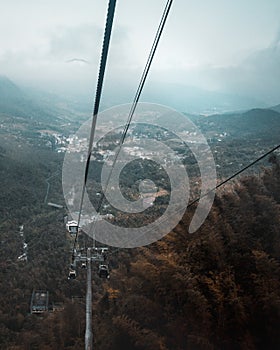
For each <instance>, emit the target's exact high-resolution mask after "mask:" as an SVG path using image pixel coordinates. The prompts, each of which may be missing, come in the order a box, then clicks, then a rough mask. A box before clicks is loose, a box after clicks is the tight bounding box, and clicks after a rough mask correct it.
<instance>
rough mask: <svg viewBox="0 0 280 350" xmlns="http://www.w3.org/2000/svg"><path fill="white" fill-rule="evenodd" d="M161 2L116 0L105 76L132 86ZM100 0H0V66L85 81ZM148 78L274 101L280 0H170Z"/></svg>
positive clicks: (47, 79)
mask: <svg viewBox="0 0 280 350" xmlns="http://www.w3.org/2000/svg"><path fill="white" fill-rule="evenodd" d="M165 3H166V0H141V1H136V0H118V1H117V8H116V15H115V22H114V27H113V36H112V45H111V50H110V56H109V62H108V63H109V66H108V71H107V74H106V84H107V85H108V84H109V85H110V84H116V85H119V84H120V81H121V83H122V84H124V85H133V86H134V85H135V86H136V85H137V83H138V81H139V76H140V74H141V71H142V69H143V66H144V64H145V61H146V58H147V55H148V52H149V49H150V46H151V43H152V40H153V37H154V34H155V31H156V29H157V26H158V23H159V20H160V17H161V13H162V11H163V8H164V6H165ZM106 10H107V1H105V0H79V1H78V0H48V1H46V0H44V1H43V0H25V1H22V0H9V1H3V0H2V1H1V2H0V74H2V75H6V76H8V77H9V78H11V79H13V80H15V81H19V82H21V83H30V84H31V83H32V84H33V85H36V84H37V85H38V86H43V85H45V86H46V87H47V88H52V87H55V86H60V87H62V86H64V85H66V86H68V87H69V86H76V87H77V88H78V89H82V87H84V88H86V87H87V86H89V85H91V86H93V84H94V81H95V79H96V75H97V65H98V62H99V55H100V48H101V41H102V35H103V25H104V19H105V14H106ZM149 79H150V81H155V82H160V83H161V84H162V83H178V84H183V85H190V86H197V87H201V88H204V89H208V90H216V91H222V92H230V93H237V92H238V93H239V94H244V95H247V96H251V97H256V98H257V99H259V100H261V101H263V102H266V103H268V104H269V103H271V104H273V103H274V104H277V103H280V1H279V0H235V1H233V0H232V1H229V0H228V1H225V0H174V3H173V7H172V10H171V13H170V17H169V20H168V22H167V25H166V28H165V30H164V33H163V37H162V40H161V42H160V46H159V49H158V51H157V54H156V57H155V60H154V63H153V66H152V71H151V74H150V76H149Z"/></svg>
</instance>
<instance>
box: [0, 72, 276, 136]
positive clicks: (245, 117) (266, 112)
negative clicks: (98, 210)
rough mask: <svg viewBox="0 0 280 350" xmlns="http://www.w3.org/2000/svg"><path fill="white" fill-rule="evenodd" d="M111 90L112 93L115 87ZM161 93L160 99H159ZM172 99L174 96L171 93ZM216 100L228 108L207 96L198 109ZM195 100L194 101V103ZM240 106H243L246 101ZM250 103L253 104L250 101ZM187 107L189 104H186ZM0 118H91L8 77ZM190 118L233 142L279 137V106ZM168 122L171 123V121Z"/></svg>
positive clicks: (1, 86) (77, 106)
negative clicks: (222, 134) (224, 135)
mask: <svg viewBox="0 0 280 350" xmlns="http://www.w3.org/2000/svg"><path fill="white" fill-rule="evenodd" d="M111 88H112V89H113V88H114V87H111ZM150 88H151V86H150ZM149 91H150V90H149V89H148V91H147V92H146V93H147V94H149ZM171 91H172V89H171ZM120 93H122V91H120ZM161 93H163V95H160V94H161ZM196 93H197V96H196ZM200 93H201V91H196V90H195V89H194V90H188V89H187V88H185V89H184V88H182V89H181V90H180V94H181V95H184V94H185V95H188V96H190V94H193V101H194V104H197V103H199V99H200V97H201V95H200ZM167 94H168V87H164V88H162V89H160V90H158V91H154V93H153V96H155V98H156V96H158V99H159V100H160V99H161V100H162V99H164V98H166V100H168V96H167ZM205 94H206V92H205ZM124 95H125V92H124ZM124 95H123V96H124ZM171 95H172V96H175V95H174V93H171ZM151 96H152V95H151ZM199 96H200V97H199ZM218 96H219V98H220V102H219V105H220V106H222V105H224V106H225V107H229V106H230V103H229V100H228V99H227V97H228V98H229V96H226V95H217V94H213V96H212V97H211V94H210V95H208V100H207V98H206V96H205V104H204V105H203V106H202V107H201V108H202V109H204V108H209V110H210V109H211V106H212V109H213V110H215V108H213V105H212V104H211V101H214V100H215V101H216V102H217V104H218ZM116 98H117V97H116ZM195 98H196V99H197V100H196V101H195ZM159 100H158V101H157V100H156V99H155V100H154V102H160V101H159ZM88 101H89V100H88ZM169 101H170V99H169ZM179 102H180V97H178V99H177V100H176V99H175V100H174V104H179ZM231 102H232V107H233V106H234V101H233V100H232V101H231ZM239 102H240V101H239ZM243 102H244V106H245V105H246V101H243ZM247 102H248V101H247ZM251 102H252V103H253V101H251ZM187 105H188V103H187V102H186V106H187ZM237 105H238V106H239V107H240V106H241V105H240V103H239V104H238V103H237ZM182 108H183V107H182ZM229 109H230V108H229ZM225 110H227V108H225ZM181 111H182V110H181ZM0 114H2V115H8V116H13V117H19V118H23V119H25V120H28V121H31V122H32V123H33V122H38V123H41V124H44V125H55V126H58V127H59V126H63V125H64V124H65V123H69V122H71V123H72V124H73V123H74V124H75V125H76V126H77V125H78V124H79V123H80V122H82V121H83V120H84V119H86V118H89V117H90V115H91V114H90V106H89V105H87V106H85V105H84V104H83V103H81V102H80V103H79V102H77V103H76V102H75V101H70V100H69V101H67V100H66V99H65V98H60V97H59V96H56V95H52V94H47V93H44V92H39V91H36V90H33V91H32V90H28V89H23V88H20V87H18V86H17V85H16V84H15V83H13V82H12V81H11V80H9V79H8V78H7V77H3V76H0ZM189 116H190V118H191V119H192V120H193V121H194V122H195V124H197V125H198V126H199V127H200V128H201V129H202V131H203V132H204V133H205V134H207V133H208V134H211V133H214V132H215V133H219V132H221V133H224V132H226V133H227V134H228V135H230V136H232V137H235V138H239V137H247V136H250V135H258V137H271V135H273V137H279V135H280V105H277V106H273V107H271V108H255V109H249V110H247V111H246V109H245V111H243V112H240V111H238V112H230V113H222V114H220V113H216V114H212V115H208V116H202V115H199V114H192V115H189ZM170 122H171V123H174V121H170Z"/></svg>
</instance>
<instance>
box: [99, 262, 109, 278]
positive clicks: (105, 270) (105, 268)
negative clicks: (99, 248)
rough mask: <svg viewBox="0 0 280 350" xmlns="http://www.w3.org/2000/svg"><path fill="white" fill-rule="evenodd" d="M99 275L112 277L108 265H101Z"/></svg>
mask: <svg viewBox="0 0 280 350" xmlns="http://www.w3.org/2000/svg"><path fill="white" fill-rule="evenodd" d="M98 276H99V277H100V278H110V274H109V267H108V265H99V268H98Z"/></svg>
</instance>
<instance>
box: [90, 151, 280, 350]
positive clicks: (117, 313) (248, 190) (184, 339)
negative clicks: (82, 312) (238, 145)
mask: <svg viewBox="0 0 280 350" xmlns="http://www.w3.org/2000/svg"><path fill="white" fill-rule="evenodd" d="M271 160H272V161H273V162H274V165H273V168H271V169H266V170H265V171H264V172H263V174H262V176H260V177H257V176H256V177H247V178H246V177H245V178H242V179H241V180H240V182H238V183H236V184H234V185H231V186H228V187H227V188H226V189H224V191H223V193H222V194H220V195H218V196H217V198H216V200H215V205H214V207H213V209H212V211H211V214H210V216H209V217H208V219H207V221H206V222H205V224H204V225H203V227H202V228H201V229H200V231H199V232H197V233H195V234H192V235H190V234H188V233H187V228H188V224H189V221H190V216H191V213H187V214H186V215H185V216H184V218H183V220H182V221H181V222H180V224H179V225H178V226H177V227H176V228H175V229H174V230H173V231H172V232H171V233H170V234H169V235H168V236H167V237H166V238H164V239H162V240H161V241H159V242H157V243H156V244H153V245H152V246H149V247H145V248H141V249H138V250H137V252H134V253H133V257H128V256H127V258H126V260H125V261H121V260H120V267H119V268H118V269H117V270H115V271H114V272H113V274H112V279H111V281H110V282H109V283H107V284H106V285H105V290H106V293H105V294H104V296H103V297H102V298H101V300H100V302H99V304H98V316H97V317H96V321H97V322H96V326H95V337H96V349H101V350H109V349H110V350H123V349H126V350H154V349H161V350H167V349H168V350H185V349H190V350H196V349H215V350H216V349H221V350H222V349H223V350H224V349H246V350H247V349H270V350H273V349H279V348H280V334H279V326H280V288H279V287H280V278H279V276H280V269H279V262H280V233H279V224H280V206H279V205H280V165H279V163H275V159H274V158H272V159H271Z"/></svg>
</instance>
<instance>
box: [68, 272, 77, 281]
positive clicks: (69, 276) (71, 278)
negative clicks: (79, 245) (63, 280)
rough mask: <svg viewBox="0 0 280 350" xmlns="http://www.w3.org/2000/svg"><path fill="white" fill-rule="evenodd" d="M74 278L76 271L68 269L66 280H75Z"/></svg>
mask: <svg viewBox="0 0 280 350" xmlns="http://www.w3.org/2000/svg"><path fill="white" fill-rule="evenodd" d="M76 276H77V274H76V271H75V270H74V269H70V270H69V275H68V279H69V280H74V279H75V278H76Z"/></svg>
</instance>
